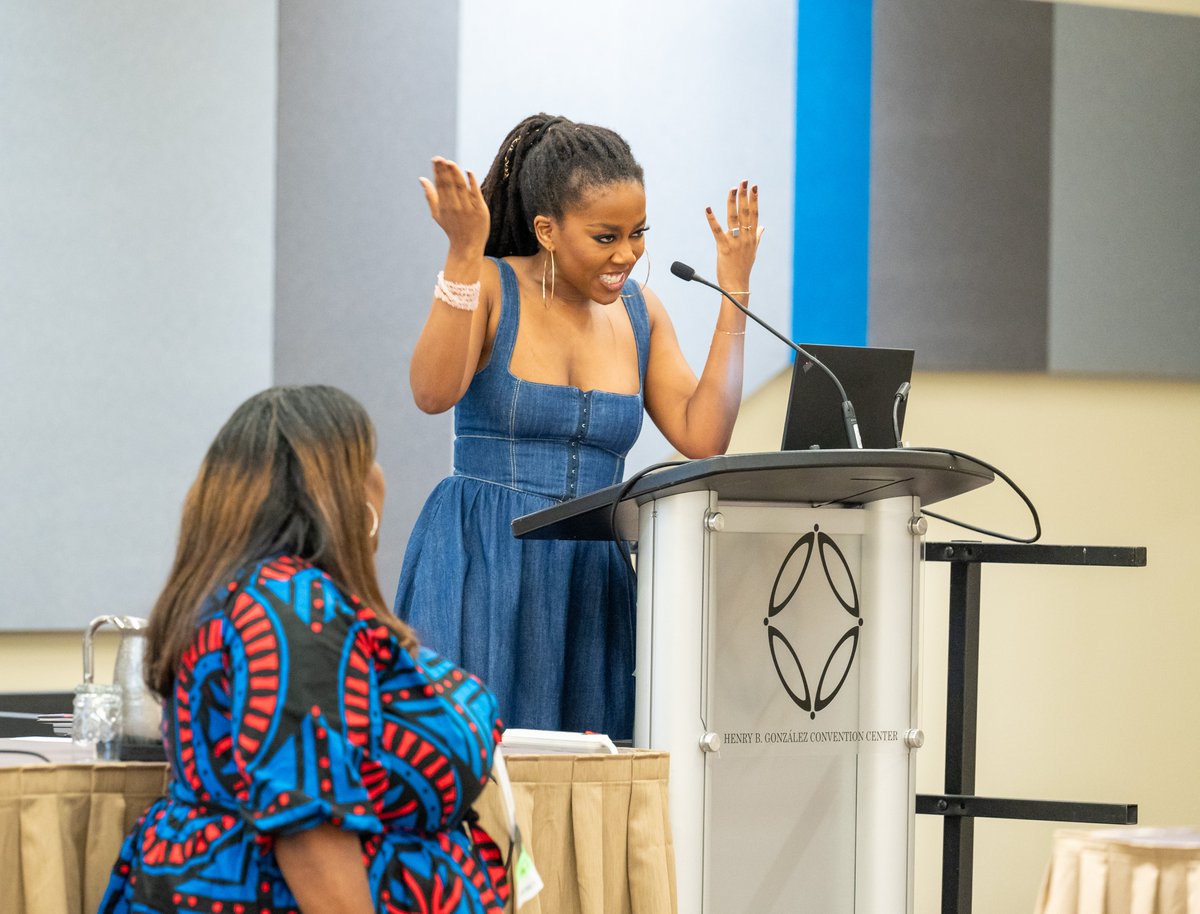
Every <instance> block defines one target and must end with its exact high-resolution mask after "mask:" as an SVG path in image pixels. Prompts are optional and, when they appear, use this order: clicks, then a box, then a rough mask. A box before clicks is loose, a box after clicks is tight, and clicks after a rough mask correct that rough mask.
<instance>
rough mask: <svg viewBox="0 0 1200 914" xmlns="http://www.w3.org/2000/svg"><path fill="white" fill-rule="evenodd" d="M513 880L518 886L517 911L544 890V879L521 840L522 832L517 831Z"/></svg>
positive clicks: (514, 847) (514, 845) (514, 846)
mask: <svg viewBox="0 0 1200 914" xmlns="http://www.w3.org/2000/svg"><path fill="white" fill-rule="evenodd" d="M513 857H514V858H515V861H516V862H515V863H513V878H514V879H515V881H516V883H517V885H516V900H517V910H520V909H521V906H522V905H524V904H525V902H527V901H530V900H532V899H533V898H535V897H536V896H537V893H538V892H540V891H541V890H542V887H543V883H542V877H541V876H540V875H538V871H537V867H536V866H534V864H533V855H532V854H530V853H529V851H528V849H527V848H526V847H525V843H524V842H523V841H522V840H521V830H520V829H517V833H516V836H515V840H514V844H513Z"/></svg>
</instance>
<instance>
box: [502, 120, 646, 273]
mask: <svg viewBox="0 0 1200 914" xmlns="http://www.w3.org/2000/svg"><path fill="white" fill-rule="evenodd" d="M618 181H636V182H637V183H638V184H642V183H644V182H643V177H642V166H641V165H639V164H638V163H637V160H636V159H634V157H633V153H632V152H631V151H630V149H629V144H628V143H626V142H625V141H624V140H623V139H621V137H620V136H619V135H618V134H616V133H614V132H613V131H611V130H609V129H608V128H607V127H597V126H595V125H593V124H576V123H575V122H573V121H569V120H567V119H566V118H565V117H553V116H551V115H549V114H534V115H531V116H530V117H527V118H525V120H523V121H521V123H519V124H517V126H515V127H514V128H513V129H512V130H510V131H509V133H508V136H506V137H505V138H504V142H503V143H501V144H500V151H499V152H497V153H496V158H495V159H494V160H493V161H492V167H491V168H490V169H488V173H487V177H486V178H484V179H483V184H482V185H481V187H480V190H482V191H483V197H484V200H485V201H486V202H487V205H488V209H489V210H490V212H491V219H492V226H491V231H490V232H489V234H488V240H487V245H486V246H485V248H484V253H486V254H487V255H488V256H490V257H508V256H510V255H514V254H515V255H521V256H528V255H530V254H536V253H537V252H538V242H537V237H536V236H535V235H534V233H533V217H534V216H537V215H544V216H551V217H553V218H554V219H561V218H562V217H563V213H565V212H566V211H567V210H568V209H571V208H572V207H573V206H574V205H575V204H576V203H578V202H579V200H580V198H581V197H582V196H583V194H584V193H585V192H586V191H588V190H591V189H592V188H595V187H603V186H606V185H608V184H613V183H615V182H618Z"/></svg>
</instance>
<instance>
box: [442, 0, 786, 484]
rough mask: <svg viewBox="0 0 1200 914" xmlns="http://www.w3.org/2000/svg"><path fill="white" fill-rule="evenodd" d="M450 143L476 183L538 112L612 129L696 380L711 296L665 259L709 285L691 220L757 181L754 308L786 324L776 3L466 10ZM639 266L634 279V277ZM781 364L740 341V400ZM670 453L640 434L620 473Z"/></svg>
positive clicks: (782, 352)
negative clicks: (643, 208) (640, 192)
mask: <svg viewBox="0 0 1200 914" xmlns="http://www.w3.org/2000/svg"><path fill="white" fill-rule="evenodd" d="M460 15H461V17H462V18H461V29H462V33H461V44H460V53H459V62H460V63H459V66H460V78H461V82H460V84H459V109H458V110H459V134H458V135H459V142H458V150H457V151H456V152H455V153H454V154H456V155H457V156H458V158H459V161H460V162H461V163H462V164H463V165H464V166H465V167H469V168H472V169H474V170H475V172H476V174H478V175H479V176H480V177H481V178H482V176H483V174H484V173H485V172H486V171H487V168H488V166H489V165H490V164H491V161H492V158H493V157H494V156H495V154H496V150H497V149H498V148H499V146H500V141H501V140H502V139H503V138H504V136H505V134H507V133H508V131H509V130H510V129H511V128H512V127H513V126H514V125H515V124H516V123H517V122H518V121H520V120H521V119H522V118H523V117H525V116H527V115H529V114H533V113H536V112H537V111H547V112H549V113H551V114H561V115H564V116H566V117H569V118H571V119H572V120H576V121H585V122H589V123H596V124H601V125H603V126H605V127H611V128H612V129H614V130H616V131H617V132H618V133H620V134H621V135H622V136H623V137H625V139H626V140H628V141H629V144H630V145H631V146H632V147H633V152H634V155H635V156H636V157H637V158H638V161H639V162H641V164H642V166H643V167H644V168H645V171H646V197H647V216H648V220H649V224H650V233H649V235H648V237H647V249H648V251H649V255H650V258H651V260H652V274H651V277H650V286H651V288H653V289H654V290H655V291H656V292H658V293H659V295H660V296H661V298H662V299H663V301H664V303H665V304H666V306H667V310H668V312H669V313H670V315H671V319H672V321H673V322H674V323H675V327H676V330H677V331H678V334H679V339H680V342H681V344H682V346H683V349H684V353H685V355H686V356H687V358H688V361H689V362H690V364H691V365H692V368H693V369H694V370H695V371H696V372H697V373H699V371H700V370H701V369H702V368H703V365H704V358H705V356H706V355H707V352H708V345H709V342H710V341H711V339H712V330H713V326H714V325H715V322H716V315H717V304H718V301H719V296H718V295H717V293H715V292H711V291H709V290H706V289H704V288H703V287H699V286H696V285H688V286H685V285H684V284H683V283H682V282H681V281H679V280H677V279H675V277H673V276H671V275H670V272H669V271H670V266H671V263H672V261H675V260H682V261H684V262H686V263H689V264H691V265H692V266H693V267H695V268H696V270H697V271H698V272H699V273H700V274H701V275H703V276H705V277H707V278H709V279H715V278H716V275H715V274H716V255H715V252H714V248H713V240H712V232H711V231H710V230H709V228H708V223H707V221H706V220H705V216H704V208H705V207H706V206H712V207H713V210H714V212H716V213H718V214H719V215H721V216H722V218H723V213H724V201H725V195H726V194H727V192H728V190H729V188H730V187H732V186H733V185H734V184H735V183H737V182H738V181H740V180H741V179H743V178H748V179H750V180H751V181H754V182H757V184H758V186H759V191H760V195H761V199H762V207H761V220H762V224H763V225H765V226H766V227H767V232H766V235H765V236H764V238H763V241H762V246H761V247H760V249H759V254H758V260H757V264H756V266H755V270H754V279H753V283H752V285H753V291H754V296H753V299H752V301H753V306H754V309H755V310H756V311H757V312H759V313H761V314H762V315H763V316H764V317H765V318H766V319H767V320H769V321H771V322H772V323H774V324H776V326H778V327H780V328H782V329H783V330H784V331H785V332H786V331H787V329H788V328H789V327H790V324H791V285H792V230H791V227H792V211H793V202H792V201H793V190H794V180H793V174H794V170H795V152H794V135H795V116H796V115H795V96H796V92H795V79H796V75H795V74H796V69H795V57H796V9H795V4H793V3H780V2H777V0H748V2H745V3H742V4H740V5H739V6H737V7H736V9H735V8H734V7H732V6H730V5H729V4H726V3H718V2H712V0H707V2H702V3H687V2H684V0H664V2H661V3H645V2H636V0H611V2H608V3H605V4H603V5H602V6H596V5H594V4H566V3H559V2H554V0H515V2H510V3H503V4H498V3H492V2H489V0H463V2H462V4H461V8H460ZM642 268H643V267H642V266H641V265H639V266H638V267H637V268H635V271H634V272H635V278H636V279H638V280H639V281H640V280H641V278H642V273H641V270H642ZM787 360H788V351H787V350H786V349H784V348H783V347H782V346H781V345H780V344H779V343H778V342H777V341H775V340H774V339H773V338H772V337H770V336H768V335H767V334H766V333H765V332H763V331H759V330H757V329H756V328H753V327H752V328H750V331H749V333H748V334H747V337H746V390H747V392H749V391H753V390H754V389H755V388H756V387H758V386H759V385H761V384H762V383H763V382H765V381H766V380H767V379H768V378H770V377H771V376H772V375H773V374H774V373H775V372H776V371H777V370H778V369H779V368H780V367H781V366H783V365H785V364H786V363H787ZM670 450H671V449H670V447H669V446H668V445H667V444H666V442H665V440H664V439H663V438H662V436H661V435H659V434H658V431H657V430H656V429H654V428H653V426H652V425H651V424H650V423H649V422H647V423H646V426H645V429H644V430H643V432H642V437H641V439H640V440H639V442H638V444H637V445H635V446H634V449H633V451H632V453H631V454H630V456H629V459H628V461H627V464H626V468H627V471H629V472H632V471H635V470H637V469H639V468H641V467H642V466H645V465H647V464H649V463H653V462H655V461H657V460H661V459H663V457H665V456H666V455H667V454H668V453H669V452H670Z"/></svg>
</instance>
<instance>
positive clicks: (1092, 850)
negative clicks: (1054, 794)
mask: <svg viewBox="0 0 1200 914" xmlns="http://www.w3.org/2000/svg"><path fill="white" fill-rule="evenodd" d="M1036 914H1200V829H1195V828H1119V829H1093V830H1086V829H1078V828H1063V829H1059V830H1058V831H1056V832H1055V833H1054V848H1053V851H1052V852H1051V858H1050V864H1049V866H1048V867H1047V868H1046V876H1045V878H1044V879H1043V881H1042V890H1041V893H1040V895H1039V897H1038V903H1037V909H1036Z"/></svg>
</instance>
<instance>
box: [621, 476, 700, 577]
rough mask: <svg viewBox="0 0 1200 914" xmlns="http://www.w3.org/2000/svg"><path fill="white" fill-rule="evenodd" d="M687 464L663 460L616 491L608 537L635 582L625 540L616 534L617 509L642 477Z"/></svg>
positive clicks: (635, 574) (631, 560) (627, 480)
mask: <svg viewBox="0 0 1200 914" xmlns="http://www.w3.org/2000/svg"><path fill="white" fill-rule="evenodd" d="M687 462H688V461H686V460H664V461H663V462H662V463H652V464H650V466H648V467H644V468H642V469H640V470H638V471H637V472H636V473H634V474H633V475H632V476H630V477H629V478H628V479H626V480H625V482H624V483H623V484H622V485H621V488H620V489H619V490H618V491H617V495H616V497H615V498H614V499H613V503H612V508H611V509H610V510H609V512H608V531H609V535H610V536H611V537H612V541H613V542H614V543H616V544H617V549H618V551H620V553H621V557H622V558H623V559H625V564H626V565H627V566H628V568H629V574H630V575H631V576H632V577H633V578H634V580H637V569H635V568H634V567H633V556H631V555H630V554H629V547H628V546H627V545H626V544H625V540H623V539H621V536H620V534H619V533H618V532H617V508H619V507H620V505H621V502H623V501H624V500H625V497H626V496H627V495H628V494H629V493H630V491H631V490H632V489H633V487H634V486H635V485H637V484H638V483H639V482H640V481H641V479H642V477H644V476H646V475H648V474H650V473H653V472H654V471H655V470H665V469H666V468H667V467H678V466H683V465H684V464H685V463H687Z"/></svg>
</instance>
